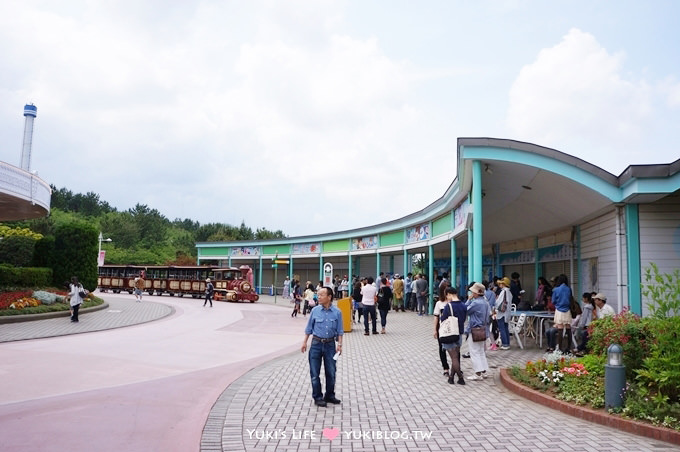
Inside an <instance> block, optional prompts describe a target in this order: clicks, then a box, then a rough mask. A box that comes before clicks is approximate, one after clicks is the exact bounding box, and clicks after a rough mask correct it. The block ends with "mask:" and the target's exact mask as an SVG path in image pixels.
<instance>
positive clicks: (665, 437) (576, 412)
mask: <svg viewBox="0 0 680 452" xmlns="http://www.w3.org/2000/svg"><path fill="white" fill-rule="evenodd" d="M500 377H501V382H502V383H503V386H505V387H506V388H507V389H508V390H509V391H511V392H514V393H515V394H517V395H519V396H522V397H524V398H526V399H529V400H531V401H532V402H535V403H538V404H540V405H543V406H547V407H548V408H552V409H553V410H558V411H561V412H563V413H565V414H568V415H570V416H574V417H577V418H579V419H583V420H584V421H589V422H595V423H597V424H601V425H606V426H607V427H613V428H616V429H618V430H623V431H625V432H628V433H633V434H634V435H639V436H646V437H647V438H653V439H657V440H659V441H666V442H668V443H671V444H676V445H680V432H679V431H676V430H672V429H669V428H665V427H657V426H655V425H651V424H647V423H644V422H640V421H635V420H632V419H626V418H624V417H620V416H614V415H611V414H609V413H607V412H605V411H597V410H593V409H592V408H586V407H582V406H578V405H572V404H570V403H567V402H564V401H562V400H558V399H555V398H554V397H550V396H548V395H545V394H543V393H542V392H540V391H537V390H535V389H531V388H528V387H526V386H524V385H522V384H520V383H518V382H516V381H515V380H513V379H512V378H511V377H510V375H509V374H508V370H507V369H501V370H500Z"/></svg>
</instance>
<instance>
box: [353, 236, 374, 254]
mask: <svg viewBox="0 0 680 452" xmlns="http://www.w3.org/2000/svg"><path fill="white" fill-rule="evenodd" d="M377 247H378V236H377V235H371V236H369V237H362V238H360V239H352V251H357V250H369V249H372V248H377Z"/></svg>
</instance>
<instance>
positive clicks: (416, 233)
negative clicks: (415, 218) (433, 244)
mask: <svg viewBox="0 0 680 452" xmlns="http://www.w3.org/2000/svg"><path fill="white" fill-rule="evenodd" d="M429 238H430V224H429V223H423V224H421V225H418V226H415V227H412V228H408V229H406V243H413V242H418V241H420V240H428V239H429Z"/></svg>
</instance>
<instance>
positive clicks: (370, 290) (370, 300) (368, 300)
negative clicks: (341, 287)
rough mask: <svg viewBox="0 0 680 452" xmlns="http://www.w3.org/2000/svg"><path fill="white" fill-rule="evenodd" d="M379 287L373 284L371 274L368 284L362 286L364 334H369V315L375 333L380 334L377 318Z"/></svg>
mask: <svg viewBox="0 0 680 452" xmlns="http://www.w3.org/2000/svg"><path fill="white" fill-rule="evenodd" d="M376 295H378V289H377V288H376V287H375V285H373V277H372V276H369V277H368V279H367V280H366V285H365V286H364V287H362V288H361V304H363V305H364V336H368V315H369V314H370V315H371V325H372V326H373V330H372V331H373V334H378V328H377V324H376V318H375V297H376Z"/></svg>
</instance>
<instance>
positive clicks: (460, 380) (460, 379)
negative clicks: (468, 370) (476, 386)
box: [458, 372, 465, 385]
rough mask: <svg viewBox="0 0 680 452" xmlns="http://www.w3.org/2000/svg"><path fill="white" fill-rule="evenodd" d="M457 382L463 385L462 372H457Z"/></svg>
mask: <svg viewBox="0 0 680 452" xmlns="http://www.w3.org/2000/svg"><path fill="white" fill-rule="evenodd" d="M458 384H459V385H464V384H465V380H463V372H461V373H459V374H458Z"/></svg>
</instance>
